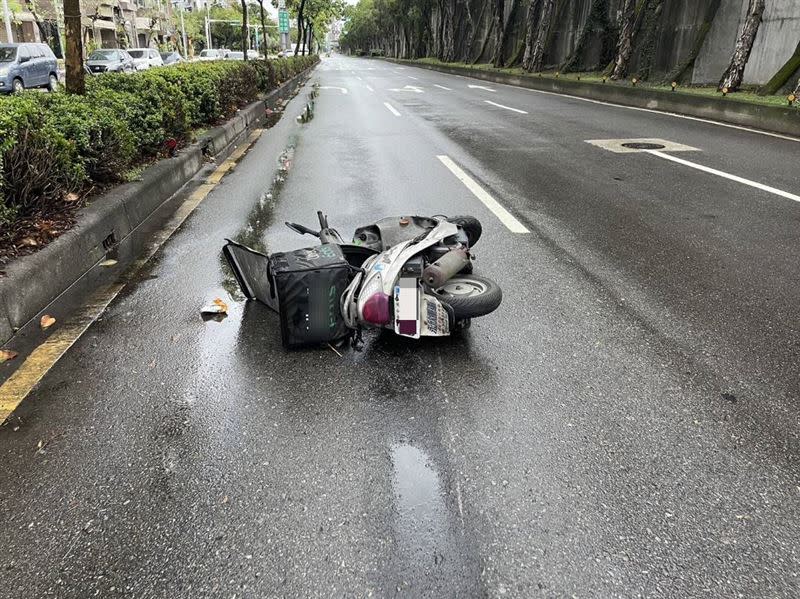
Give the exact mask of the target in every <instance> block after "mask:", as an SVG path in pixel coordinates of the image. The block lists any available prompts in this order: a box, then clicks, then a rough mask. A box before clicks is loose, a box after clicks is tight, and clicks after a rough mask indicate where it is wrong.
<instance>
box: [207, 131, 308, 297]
mask: <svg viewBox="0 0 800 599" xmlns="http://www.w3.org/2000/svg"><path fill="white" fill-rule="evenodd" d="M296 144H297V137H296V136H294V135H293V136H292V137H290V139H289V145H288V146H287V147H286V148H285V149H284V150H283V152H281V155H280V156H279V157H278V164H279V165H280V166H279V167H278V170H277V172H276V173H275V175H274V176H273V178H272V183H271V184H270V186H269V189H267V190H266V191H265V192H264V193H262V194H261V196H260V197H259V198H258V201H257V202H256V204H255V206H253V209H252V210H251V211H250V214H248V215H247V220H246V221H245V224H244V226H243V227H242V228H241V229H240V230H239V232H238V233H237V234H236V235H235V236H234V237H233V241H236V242H237V243H241V244H242V245H246V246H247V247H249V248H252V249H254V250H256V251H258V252H261V253H262V254H268V253H269V247H268V246H267V243H266V241H265V233H266V232H267V229H269V227H270V226H272V223H273V220H274V217H275V206H276V204H277V203H278V199H279V198H280V194H281V191H282V190H283V186H284V184H285V183H286V179H287V178H288V176H289V172H290V171H291V170H292V165H293V164H294V150H295V147H296ZM219 260H220V264H221V266H222V273H223V280H222V287H223V288H224V289H225V291H227V292H228V294H229V295H230V296H231V297H232V298H233V299H235V300H237V301H244V299H245V298H244V296H243V295H242V292H241V290H240V289H239V283H237V282H236V278H235V277H234V275H233V271H231V269H230V266H229V265H228V261H227V260H226V259H225V256H224V255H223V254H222V252H221V251H220V254H219Z"/></svg>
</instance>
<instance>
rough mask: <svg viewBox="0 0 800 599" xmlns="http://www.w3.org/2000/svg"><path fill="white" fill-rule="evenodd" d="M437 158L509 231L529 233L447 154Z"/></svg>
mask: <svg viewBox="0 0 800 599" xmlns="http://www.w3.org/2000/svg"><path fill="white" fill-rule="evenodd" d="M437 158H438V159H439V160H441V162H442V164H444V165H445V166H446V167H447V168H448V169H450V172H451V173H453V174H454V175H455V176H456V177H457V178H458V180H459V181H461V182H462V183H463V184H464V185H465V186H466V188H467V189H469V190H470V191H471V192H472V194H473V195H474V196H475V197H476V198H478V199H479V200H480V201H481V202H483V204H484V206H486V207H487V208H488V209H489V210H491V211H492V212H493V213H494V215H495V216H496V217H497V218H498V219H500V222H501V223H503V224H504V225H505V226H506V228H507V229H508V230H509V231H511V232H512V233H530V231H528V229H527V228H526V227H525V225H523V224H522V223H521V222H519V221H518V220H517V219H516V218H514V216H513V215H512V214H511V213H510V212H509V211H508V210H506V209H505V208H503V207H502V206H501V205H500V204H499V202H498V201H497V200H495V199H494V198H493V197H492V196H490V195H489V194H488V193H487V192H486V190H485V189H483V187H481V186H480V185H478V184H477V183H476V182H475V180H474V179H473V178H472V177H470V176H469V175H468V174H467V173H465V172H464V171H463V170H462V169H461V167H460V166H458V165H457V164H456V163H455V162H453V160H452V159H451V158H450V157H449V156H437Z"/></svg>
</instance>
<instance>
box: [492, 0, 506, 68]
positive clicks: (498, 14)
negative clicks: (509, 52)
mask: <svg viewBox="0 0 800 599" xmlns="http://www.w3.org/2000/svg"><path fill="white" fill-rule="evenodd" d="M505 19H506V3H505V0H494V52H492V64H494V66H495V68H499V67H502V66H504V64H505V63H504V61H503V46H504V45H505V43H506V23H505Z"/></svg>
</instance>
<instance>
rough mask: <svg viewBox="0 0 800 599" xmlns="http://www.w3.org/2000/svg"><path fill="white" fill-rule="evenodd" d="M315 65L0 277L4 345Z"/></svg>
mask: <svg viewBox="0 0 800 599" xmlns="http://www.w3.org/2000/svg"><path fill="white" fill-rule="evenodd" d="M314 66H316V65H314ZM314 66H312V67H310V68H308V69H306V70H305V71H303V72H301V73H298V74H297V75H295V76H294V77H292V78H291V79H289V80H288V81H286V82H285V83H283V84H282V85H280V86H279V87H278V88H276V89H274V90H273V91H271V92H270V93H269V94H267V96H266V97H265V98H264V99H261V100H258V101H257V102H253V103H252V104H250V105H248V106H247V107H245V108H242V109H241V110H240V111H239V112H238V113H237V114H236V115H235V116H234V117H232V118H231V119H230V120H228V121H227V122H226V123H225V124H224V125H221V126H220V127H217V128H215V129H212V130H210V131H209V132H208V133H206V134H205V135H203V136H202V137H201V138H200V139H198V141H197V142H195V143H194V144H192V145H190V146H188V147H187V148H185V149H184V150H182V151H181V152H180V153H179V154H178V156H177V157H175V158H167V159H164V160H160V161H159V162H157V163H156V164H154V165H152V166H150V167H148V168H147V169H145V170H144V172H143V173H142V176H141V179H140V180H138V181H134V182H132V183H125V184H123V185H120V186H118V187H115V188H114V189H112V190H110V191H109V192H107V193H104V194H102V195H100V196H98V197H96V198H93V199H92V201H91V204H89V205H88V206H86V207H85V208H83V209H82V210H81V211H80V212H79V213H78V222H77V224H76V225H75V227H73V228H72V229H70V230H69V231H67V232H66V233H64V234H63V235H61V236H60V237H59V238H58V239H56V240H55V241H53V242H52V243H50V244H49V245H47V246H46V247H44V248H42V249H41V250H40V251H38V252H36V253H35V254H31V255H29V256H23V257H22V258H19V259H18V260H15V261H13V262H12V263H11V264H9V265H8V266H7V267H6V268H5V271H6V276H5V277H3V278H0V308H2V310H1V311H0V345H2V344H4V343H6V342H7V341H8V340H9V339H10V338H11V337H12V336H13V335H14V333H15V331H16V330H17V329H20V328H22V327H23V326H24V325H25V324H26V323H28V322H29V321H30V320H31V319H32V318H34V317H35V316H36V315H37V314H38V313H39V312H41V311H42V310H43V309H44V308H45V307H47V305H48V304H50V302H52V301H53V300H55V299H56V298H57V297H58V296H60V295H61V294H62V293H64V292H65V291H66V290H67V289H69V287H70V286H72V285H73V284H74V283H75V282H76V281H78V280H79V279H80V278H81V277H83V276H84V275H85V274H86V273H87V272H88V271H89V270H91V269H92V268H93V267H94V266H95V265H96V264H97V263H98V262H100V261H101V260H103V259H105V257H106V253H107V251H108V249H110V248H111V247H113V246H115V245H117V244H118V243H119V242H120V241H122V240H123V239H125V238H126V237H127V236H128V235H129V234H130V233H131V232H133V231H134V230H135V229H136V228H137V227H138V226H139V225H141V224H142V223H143V222H144V221H145V220H146V219H147V218H148V217H149V216H150V215H151V214H152V213H153V212H155V211H156V210H158V209H159V208H160V207H161V205H162V204H164V203H165V202H168V201H169V200H170V199H171V198H172V197H173V196H174V195H175V194H176V193H178V192H179V191H180V190H181V189H182V188H183V186H184V185H186V184H187V183H188V182H189V181H191V180H192V178H193V177H194V176H195V175H196V174H197V173H198V172H200V170H201V169H202V168H203V166H204V165H205V161H206V158H207V157H208V156H215V157H216V156H218V155H220V154H223V153H224V152H225V151H226V150H228V149H229V147H230V146H231V145H232V144H233V143H235V142H236V141H239V140H240V139H241V137H242V136H243V135H244V134H246V133H247V132H248V131H249V130H250V129H252V128H253V127H255V126H258V125H260V124H261V123H262V121H263V120H264V117H265V102H267V103H268V102H270V100H274V99H275V98H277V97H280V96H281V95H282V94H284V93H285V92H286V91H287V90H290V89H293V88H294V87H295V86H297V85H298V83H299V82H301V81H302V80H303V78H304V77H306V76H307V75H308V74H309V72H310V71H311V70H312V69H313V68H314ZM176 208H177V206H176Z"/></svg>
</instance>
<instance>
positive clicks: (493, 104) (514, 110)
mask: <svg viewBox="0 0 800 599" xmlns="http://www.w3.org/2000/svg"><path fill="white" fill-rule="evenodd" d="M484 102H486V103H487V104H491V105H492V106H497V107H498V108H505V109H506V110H511V111H513V112H518V113H520V114H528V113H527V112H525V111H524V110H520V109H519V108H511V106H504V105H503V104H498V103H497V102H492V101H491V100H484Z"/></svg>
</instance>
